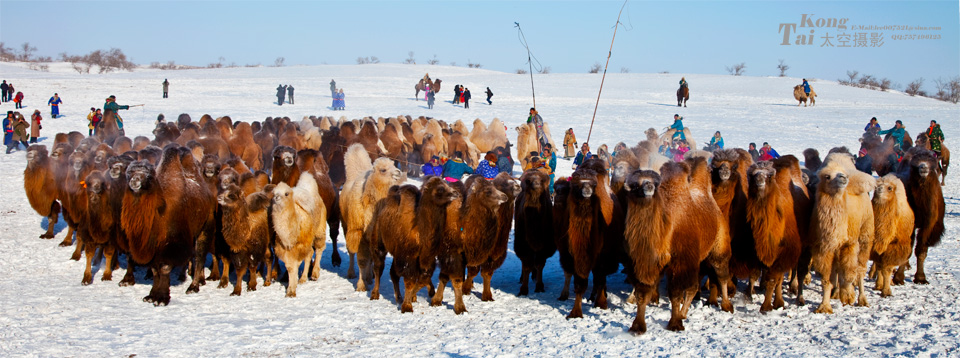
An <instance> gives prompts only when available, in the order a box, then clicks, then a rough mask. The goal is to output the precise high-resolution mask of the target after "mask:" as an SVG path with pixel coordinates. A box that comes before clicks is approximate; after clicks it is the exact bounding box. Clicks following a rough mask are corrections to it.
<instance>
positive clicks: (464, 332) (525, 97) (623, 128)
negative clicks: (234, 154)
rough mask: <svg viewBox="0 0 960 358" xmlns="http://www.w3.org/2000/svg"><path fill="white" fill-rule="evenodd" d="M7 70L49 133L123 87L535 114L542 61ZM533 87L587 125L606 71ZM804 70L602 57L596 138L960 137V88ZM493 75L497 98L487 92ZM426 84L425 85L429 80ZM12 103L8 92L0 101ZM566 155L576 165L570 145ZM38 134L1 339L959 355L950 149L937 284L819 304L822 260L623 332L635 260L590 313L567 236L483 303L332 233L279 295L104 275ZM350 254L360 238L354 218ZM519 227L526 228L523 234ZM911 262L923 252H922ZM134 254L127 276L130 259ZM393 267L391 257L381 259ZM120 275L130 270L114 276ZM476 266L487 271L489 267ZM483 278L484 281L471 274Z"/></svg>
mask: <svg viewBox="0 0 960 358" xmlns="http://www.w3.org/2000/svg"><path fill="white" fill-rule="evenodd" d="M425 72H429V74H430V76H431V77H432V78H439V79H442V80H443V88H442V90H441V92H440V93H439V94H438V95H437V105H436V107H435V108H434V109H433V110H428V109H427V107H426V103H425V102H424V101H415V99H414V90H413V86H414V84H415V83H416V81H417V80H418V79H419V78H421V77H422V76H423V74H424V73H425ZM0 73H2V77H3V79H5V80H7V82H9V83H12V84H14V86H15V87H16V89H17V90H18V91H23V92H24V94H25V95H26V99H25V101H24V103H25V108H24V109H23V110H22V113H24V115H25V116H29V114H30V113H32V112H33V110H34V109H40V110H41V112H42V113H43V116H44V118H45V119H44V121H43V126H44V129H43V131H42V133H41V138H40V143H42V144H48V145H49V144H50V143H52V138H53V135H54V134H55V133H57V132H61V131H62V132H67V131H72V130H76V131H81V132H83V133H86V115H87V113H88V110H89V108H90V107H98V108H99V107H101V106H102V105H103V102H104V98H106V97H107V96H109V95H111V94H113V95H116V96H117V101H118V103H120V104H122V105H123V104H128V105H132V104H141V103H142V104H144V106H143V107H134V108H133V109H131V110H129V111H121V115H122V116H123V117H124V118H125V120H126V123H125V128H126V131H127V135H128V136H130V137H131V138H132V137H133V136H136V135H147V136H151V137H152V135H150V131H151V130H152V129H153V125H154V120H155V119H156V117H157V114H160V113H163V114H164V115H166V117H167V118H168V119H175V118H176V116H177V115H179V114H180V113H189V114H190V115H191V116H192V117H193V118H194V120H197V119H199V118H200V116H201V115H202V114H205V113H208V114H210V115H212V116H214V117H218V116H223V115H229V116H231V117H232V118H233V119H234V120H241V121H255V120H262V119H264V118H265V117H267V116H289V117H291V118H293V119H295V120H299V119H300V118H302V117H303V116H305V115H318V116H319V115H332V116H335V117H339V116H341V115H343V116H347V117H348V118H360V117H363V116H373V117H378V116H383V117H387V116H396V115H402V114H409V115H412V116H415V117H416V116H420V115H427V116H432V117H435V118H438V119H443V120H446V121H447V122H449V123H452V122H453V121H455V120H457V119H462V120H464V121H465V122H466V123H468V124H470V123H472V121H473V120H474V119H476V118H480V119H483V120H484V121H485V122H489V121H490V120H491V119H493V118H494V117H498V118H500V119H501V120H503V121H504V122H505V123H506V124H507V126H509V127H510V131H509V132H508V133H509V135H510V136H511V137H512V138H513V139H512V141H515V140H516V139H515V135H516V132H515V131H513V127H515V126H517V125H518V124H520V123H522V122H523V121H525V119H526V116H527V112H528V109H529V108H530V107H531V105H532V101H531V97H530V82H529V81H530V77H529V75H516V74H509V73H501V72H495V71H488V70H480V69H467V68H462V67H448V66H426V65H394V64H378V65H357V66H310V67H281V68H267V67H264V68H233V69H210V70H183V71H156V70H147V69H141V70H137V71H136V72H127V73H112V74H104V75H97V74H83V75H80V74H77V73H76V72H73V71H72V70H70V68H69V65H68V64H53V65H51V69H50V72H37V71H32V70H28V69H27V68H26V66H25V65H20V64H9V63H0ZM681 76H686V78H687V80H688V81H689V82H690V88H691V96H690V101H689V107H688V108H677V107H676V105H675V104H676V102H675V94H674V93H675V91H676V88H677V81H679V79H680V77H681ZM534 77H535V81H536V89H537V97H536V100H537V107H538V110H539V111H540V113H541V115H542V116H543V118H544V119H545V120H546V121H547V122H548V123H549V124H550V125H551V128H552V129H553V135H554V139H555V140H556V141H557V142H558V143H559V142H561V140H562V133H563V130H565V129H566V128H570V127H572V128H573V129H574V131H575V132H576V134H577V138H578V139H579V140H580V141H581V142H583V141H585V140H586V139H587V132H588V129H589V125H590V118H591V114H592V112H593V107H594V101H595V100H596V94H597V89H598V88H599V86H600V75H599V74H549V75H536V76H534ZM164 78H167V79H169V81H170V83H171V85H170V98H169V99H162V98H161V85H160V84H161V82H163V80H164ZM330 79H335V80H336V82H337V85H338V87H341V88H343V89H344V92H345V93H346V110H345V111H338V112H334V111H332V110H331V107H330V105H331V98H330V95H329V82H330ZM798 83H800V79H799V78H790V77H787V78H775V77H733V76H720V75H696V74H681V73H676V74H620V73H612V74H609V75H608V76H607V81H606V83H605V84H604V93H603V96H602V98H601V100H600V108H599V111H598V112H597V121H596V125H595V127H594V128H593V136H592V138H591V139H590V143H591V146H592V147H593V148H596V147H597V146H598V145H599V144H601V143H607V144H608V145H609V146H610V148H613V145H614V144H615V143H616V142H619V141H625V142H627V143H628V144H630V145H634V144H635V143H636V142H637V141H639V140H640V139H642V138H643V131H644V130H646V129H647V128H649V127H654V128H657V129H658V130H660V129H662V128H663V127H666V126H668V125H670V124H671V123H672V118H673V114H674V113H679V114H680V115H682V116H683V117H684V118H685V121H684V124H685V125H686V126H687V127H690V128H691V131H692V133H693V136H694V139H696V140H697V142H698V143H705V142H706V141H707V140H709V138H710V136H711V135H712V134H713V132H714V131H717V130H719V131H720V132H721V133H722V134H723V137H724V138H725V142H726V145H727V147H733V146H737V147H744V148H745V147H746V146H747V144H748V143H749V142H756V143H758V145H759V144H760V143H762V142H764V141H767V142H770V143H771V145H772V146H773V147H774V148H775V149H776V150H777V151H778V152H780V153H781V154H794V155H797V156H801V155H800V152H801V151H802V150H803V149H804V148H807V147H813V148H817V149H818V150H820V152H821V153H826V151H827V150H828V149H829V148H831V147H834V146H840V145H846V146H848V147H851V148H853V150H856V148H857V147H858V143H857V138H859V136H860V134H861V133H862V131H863V126H864V125H865V124H866V122H867V121H868V120H869V119H870V117H873V116H876V117H877V118H878V119H879V120H880V124H881V126H882V127H883V128H884V129H886V128H889V127H891V126H892V125H893V121H894V120H897V119H900V120H902V121H903V122H904V123H905V125H906V127H907V130H908V131H909V132H910V134H911V135H913V136H916V134H917V133H919V132H920V131H922V130H923V129H925V128H926V127H927V125H928V124H929V121H930V120H931V119H936V120H938V122H940V123H941V124H942V129H943V132H944V135H945V137H946V145H947V146H950V147H953V148H957V147H958V145H957V144H956V143H958V142H957V140H956V138H960V126H958V125H957V119H958V118H960V106H957V105H954V104H948V103H944V102H939V101H936V100H932V99H927V98H919V97H909V96H907V95H904V94H902V93H896V92H889V93H885V92H879V91H871V90H865V89H857V88H851V87H844V86H840V85H838V84H836V83H835V82H833V81H825V80H817V81H813V82H811V84H812V86H813V87H814V89H815V90H816V92H817V93H818V95H819V97H817V105H816V106H815V107H810V108H804V107H799V108H798V107H797V106H796V101H794V100H793V96H792V86H793V85H796V84H798ZM278 84H292V85H294V86H295V87H296V94H295V102H296V104H294V105H289V104H284V105H283V106H277V104H276V102H275V101H276V97H275V95H274V94H275V88H276V87H277V85H278ZM455 84H462V85H465V86H467V87H468V88H469V89H470V90H471V92H472V94H473V100H472V101H471V108H470V109H464V108H462V107H459V106H454V105H452V104H450V103H449V102H450V100H451V99H452V97H453V96H452V88H453V86H454V85H455ZM486 87H490V88H491V90H493V92H494V93H495V96H494V97H493V105H487V104H486V101H485V100H484V99H485V95H484V94H483V92H484V91H485V88H486ZM54 92H57V93H59V94H60V97H61V98H62V99H63V102H64V104H63V105H61V114H62V115H63V116H62V117H60V118H57V119H49V109H48V107H47V106H46V105H45V104H46V101H47V99H48V98H49V97H51V96H52V95H53V93H54ZM421 95H422V93H421ZM0 109H2V110H3V111H7V110H11V109H13V105H12V103H4V104H3V105H0ZM558 166H559V169H558V172H559V173H558V174H559V175H561V176H562V175H568V174H569V173H570V172H571V169H570V162H569V161H565V160H560V161H559V163H558ZM24 167H25V158H24V152H17V153H14V154H10V155H0V173H2V174H0V181H2V184H0V192H2V193H3V204H2V205H0V217H2V223H3V224H2V225H0V252H2V253H3V254H0V277H3V279H2V280H0V356H7V357H9V356H42V357H47V356H57V357H66V356H132V355H136V356H139V357H153V356H175V357H188V356H267V355H271V356H292V355H296V356H467V357H479V356H527V355H533V356H563V357H570V356H641V355H642V356H707V357H715V356H791V357H792V356H867V357H874V356H894V355H897V356H900V355H902V356H922V357H929V356H936V357H947V356H958V355H960V350H958V348H960V338H958V336H960V304H958V303H960V260H958V259H957V258H958V257H957V255H956V254H955V253H956V252H958V251H960V214H958V211H960V199H958V194H960V190H958V188H960V178H958V175H957V174H956V173H957V172H958V171H960V169H958V168H952V169H951V173H950V175H949V176H948V177H947V186H946V187H945V188H944V190H943V192H944V197H945V199H946V202H947V214H946V226H947V230H946V234H945V237H944V238H943V241H942V243H941V244H940V245H939V246H938V247H935V248H932V249H931V250H930V256H929V257H928V259H927V271H928V279H929V280H930V285H926V286H920V285H914V284H913V283H912V281H911V279H912V270H911V271H908V276H907V277H908V279H907V284H906V285H905V286H895V287H894V289H893V293H894V296H893V297H890V298H885V299H881V298H880V297H879V295H878V294H877V293H876V292H875V291H873V290H872V288H873V286H874V282H872V281H869V282H868V283H867V287H868V288H871V290H870V293H869V295H868V300H869V302H870V306H869V307H850V306H847V307H839V302H838V301H837V300H834V301H833V303H834V311H835V312H836V313H835V314H833V315H822V314H814V313H813V310H814V309H815V308H816V305H817V304H816V302H819V300H820V294H821V291H820V290H821V288H820V284H819V278H818V277H816V278H815V279H814V282H813V284H811V285H809V286H808V290H807V296H806V299H807V302H808V303H810V304H808V305H806V306H796V305H794V300H793V295H790V294H785V296H786V301H787V307H786V308H784V309H781V310H776V311H773V312H770V313H769V314H766V315H762V314H760V313H759V308H760V307H759V302H760V301H762V296H761V295H757V296H755V297H754V298H753V300H754V302H755V303H753V304H746V303H744V302H743V301H742V299H741V296H738V297H737V298H736V299H735V300H734V306H735V309H736V312H735V313H734V314H729V313H725V312H722V311H720V310H719V309H718V308H715V307H709V306H705V305H704V304H703V303H702V302H698V303H695V304H694V307H693V309H692V310H691V311H690V315H689V319H687V320H686V322H685V323H684V324H685V326H686V331H685V332H680V333H675V332H670V331H667V330H666V329H665V328H664V326H665V325H666V322H667V320H668V319H669V315H670V312H669V305H668V303H666V302H665V301H661V302H660V303H659V305H657V306H656V307H651V308H648V309H647V320H648V324H649V331H648V332H647V333H646V334H645V335H643V336H634V335H632V334H629V333H628V332H627V329H628V328H629V326H630V323H631V322H632V320H633V319H634V317H635V315H636V306H634V305H630V304H627V303H625V300H626V296H627V295H628V294H629V289H630V288H629V287H628V285H627V284H625V283H624V275H623V274H616V275H613V276H611V277H610V279H609V282H610V293H611V295H610V307H611V308H610V309H609V310H599V309H595V308H593V307H592V305H590V304H585V305H584V310H585V311H584V318H583V319H576V320H570V321H568V320H566V319H564V317H565V316H566V315H567V313H568V312H569V311H570V309H571V307H572V305H573V302H572V301H570V300H568V301H566V302H560V301H557V297H558V296H559V292H560V286H562V282H563V273H562V271H561V269H560V266H559V263H558V261H557V259H556V256H554V258H552V259H551V260H550V261H548V263H547V268H546V270H545V272H544V277H545V280H546V286H547V292H545V293H535V294H532V295H530V296H528V297H522V298H518V297H517V296H516V292H517V291H518V289H519V284H518V278H519V276H520V262H519V260H518V259H517V258H516V256H514V255H513V254H512V253H510V254H508V258H507V261H506V263H505V264H504V265H503V267H501V268H500V269H499V270H498V271H497V272H496V273H495V274H494V277H493V288H494V291H493V294H494V298H495V299H496V302H481V301H480V298H479V294H478V293H477V292H476V291H475V292H474V293H473V295H471V296H470V297H467V298H466V300H465V302H466V306H467V309H468V310H469V312H468V313H466V314H464V315H461V316H457V315H455V314H454V313H453V310H452V303H451V302H452V293H450V292H451V291H450V290H448V291H447V292H448V294H447V296H446V297H445V298H446V299H445V301H444V303H445V306H441V307H429V306H428V300H427V299H425V298H426V296H425V295H426V290H423V291H421V292H420V299H419V302H417V303H416V304H415V306H414V313H412V314H400V311H399V309H398V305H397V304H396V302H394V299H393V289H392V285H391V284H389V283H388V280H385V281H387V282H384V284H383V286H382V289H383V292H382V293H383V297H384V298H383V299H381V300H379V301H370V300H369V298H368V295H367V294H366V293H358V292H354V289H353V287H354V283H355V280H347V279H346V278H345V277H346V267H345V266H346V261H345V264H344V266H343V267H340V268H334V267H332V266H331V265H330V261H329V253H330V249H331V248H330V247H328V248H327V250H326V251H325V253H324V257H323V260H322V268H323V271H322V272H321V278H320V280H319V281H311V282H308V283H307V284H305V285H301V286H300V287H299V289H298V297H297V298H294V299H288V298H284V285H283V284H275V285H273V286H270V287H262V282H261V285H259V286H261V287H260V289H259V290H257V291H255V292H243V295H242V296H240V297H230V296H229V294H230V291H231V290H230V289H217V288H216V287H215V285H211V284H208V285H206V286H204V287H203V288H201V290H200V293H198V294H192V295H186V294H184V291H185V290H186V286H187V285H186V284H184V283H181V282H177V281H174V283H173V284H174V286H173V287H172V288H171V290H172V299H171V301H170V305H169V306H166V307H154V306H153V305H151V304H148V303H144V302H142V301H141V297H143V296H145V295H146V294H147V293H148V292H149V289H150V281H148V280H145V279H144V278H143V272H138V273H137V279H138V281H137V285H136V286H134V287H119V286H118V285H117V282H118V281H116V280H115V281H113V282H104V281H100V279H99V277H100V275H101V273H102V267H100V266H98V267H95V273H94V283H93V284H92V285H90V286H86V287H84V286H81V285H80V279H81V278H82V274H83V263H82V262H76V261H70V260H68V258H69V257H70V254H71V253H72V252H73V250H74V248H73V247H69V248H60V247H57V243H59V242H60V241H61V240H62V239H63V237H64V235H66V230H65V229H66V225H65V224H64V223H63V220H61V221H60V223H61V224H60V226H58V227H57V228H56V229H57V230H56V232H57V237H56V238H55V239H53V240H40V239H38V238H37V237H38V235H39V234H41V233H42V232H43V231H44V230H45V228H46V219H44V218H42V217H40V216H39V215H37V214H36V213H35V212H34V211H33V210H32V209H31V208H30V206H29V204H28V203H27V200H26V197H25V194H24V190H23V175H22V172H23V169H24ZM340 245H341V247H338V248H336V249H338V250H340V252H341V254H345V253H346V249H345V247H343V246H342V245H343V240H342V236H341V241H340ZM511 247H512V244H511ZM911 262H914V260H913V259H911ZM122 271H123V269H121V272H120V273H118V274H117V275H116V276H115V277H117V278H118V279H119V277H121V276H122ZM384 277H385V278H386V277H387V275H384ZM118 279H117V280H118ZM477 281H478V282H480V280H479V277H478V279H477ZM475 287H477V286H475Z"/></svg>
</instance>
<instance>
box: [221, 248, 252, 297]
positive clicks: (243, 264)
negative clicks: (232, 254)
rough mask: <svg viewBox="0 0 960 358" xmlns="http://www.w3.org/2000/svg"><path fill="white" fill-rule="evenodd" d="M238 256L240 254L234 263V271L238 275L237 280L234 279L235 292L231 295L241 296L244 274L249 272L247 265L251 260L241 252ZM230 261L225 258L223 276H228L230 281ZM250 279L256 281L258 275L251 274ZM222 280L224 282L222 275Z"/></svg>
mask: <svg viewBox="0 0 960 358" xmlns="http://www.w3.org/2000/svg"><path fill="white" fill-rule="evenodd" d="M237 256H239V257H238V258H237V260H236V261H235V263H236V264H235V265H233V269H234V273H235V274H236V276H237V280H236V281H234V283H233V292H231V293H230V296H240V291H241V289H242V288H243V275H245V274H246V273H247V265H248V263H247V261H249V260H247V259H246V258H245V255H243V254H239V255H237ZM228 263H229V261H227V260H224V261H223V277H226V278H227V282H228V283H229V282H230V271H229V270H230V267H229V266H228ZM250 280H251V281H253V282H256V281H257V276H256V275H250ZM220 282H223V278H222V277H221V279H220Z"/></svg>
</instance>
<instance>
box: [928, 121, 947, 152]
mask: <svg viewBox="0 0 960 358" xmlns="http://www.w3.org/2000/svg"><path fill="white" fill-rule="evenodd" d="M926 134H927V139H928V140H929V141H930V150H932V151H933V152H934V153H937V157H939V156H940V147H941V146H942V144H943V131H941V130H940V125H939V124H937V121H930V128H927V133H926Z"/></svg>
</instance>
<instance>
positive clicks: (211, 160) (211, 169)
mask: <svg viewBox="0 0 960 358" xmlns="http://www.w3.org/2000/svg"><path fill="white" fill-rule="evenodd" d="M201 167H202V168H201V170H203V176H205V177H207V178H213V177H215V176H217V174H218V173H219V172H220V161H219V160H217V156H216V155H213V154H207V155H204V156H203V161H202V164H201Z"/></svg>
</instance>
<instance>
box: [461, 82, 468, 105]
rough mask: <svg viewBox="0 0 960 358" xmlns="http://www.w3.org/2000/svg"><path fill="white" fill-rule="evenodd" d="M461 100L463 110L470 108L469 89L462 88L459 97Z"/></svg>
mask: <svg viewBox="0 0 960 358" xmlns="http://www.w3.org/2000/svg"><path fill="white" fill-rule="evenodd" d="M461 98H463V108H470V89H469V88H466V87H464V88H463V94H462V95H461Z"/></svg>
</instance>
